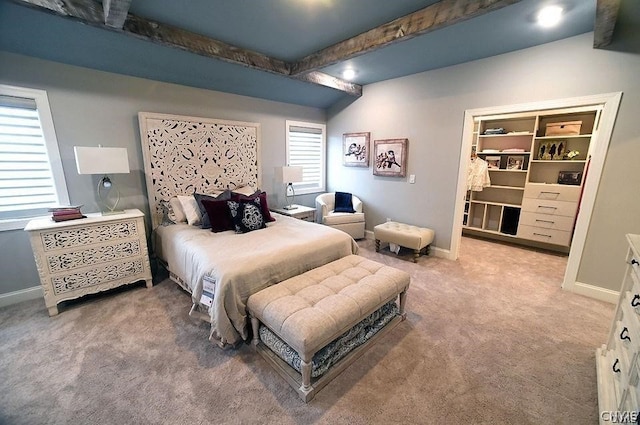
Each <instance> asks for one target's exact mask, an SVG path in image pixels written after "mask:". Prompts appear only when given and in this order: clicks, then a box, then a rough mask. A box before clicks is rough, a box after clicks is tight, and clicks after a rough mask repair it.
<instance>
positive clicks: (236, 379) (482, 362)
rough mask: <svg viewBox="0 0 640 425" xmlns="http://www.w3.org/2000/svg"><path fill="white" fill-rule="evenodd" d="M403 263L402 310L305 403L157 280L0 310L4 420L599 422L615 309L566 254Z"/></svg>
mask: <svg viewBox="0 0 640 425" xmlns="http://www.w3.org/2000/svg"><path fill="white" fill-rule="evenodd" d="M360 246H361V252H360V254H361V255H363V256H365V257H368V258H372V259H375V260H378V261H381V262H384V263H386V264H389V265H392V266H396V267H398V268H401V269H403V270H406V271H408V272H409V273H410V274H411V276H412V283H411V287H410V289H409V295H408V320H407V321H406V322H403V323H401V324H400V325H399V326H398V327H397V328H396V329H394V330H393V331H392V332H391V333H390V334H389V335H387V336H385V337H384V338H383V339H382V340H381V341H380V342H379V343H378V344H376V345H375V346H374V347H372V348H371V349H370V350H369V351H367V353H366V354H365V355H364V356H363V357H362V358H361V359H360V361H358V362H357V363H356V364H354V365H352V366H351V367H350V368H348V369H347V370H346V371H345V372H343V373H342V374H341V375H340V376H339V377H338V378H337V379H336V380H334V381H333V382H332V383H330V384H329V385H328V386H327V387H325V388H324V389H323V390H322V391H320V392H319V393H318V395H317V396H316V398H315V399H314V400H313V401H311V402H310V403H309V404H307V405H305V404H304V403H303V402H301V401H300V400H299V399H298V397H297V395H296V393H295V392H294V391H293V390H292V389H291V388H290V387H289V386H288V385H287V384H286V383H285V381H284V380H283V379H281V378H280V376H279V375H277V374H276V373H275V372H274V371H273V370H271V369H270V368H269V366H268V365H267V364H266V363H265V362H264V361H263V360H262V359H261V358H260V357H258V356H256V355H254V353H253V352H252V351H251V349H250V347H249V346H247V345H244V346H242V347H240V349H238V350H235V351H222V350H220V349H218V348H216V347H215V346H212V345H211V344H210V343H209V342H208V341H207V335H208V331H207V329H208V328H207V326H206V324H203V323H195V322H193V321H191V320H190V319H189V318H188V316H187V312H188V310H189V306H190V297H189V296H188V295H187V294H186V293H185V292H183V291H182V290H180V289H179V288H178V287H177V286H176V285H175V284H173V283H171V282H170V281H168V280H164V281H162V282H160V283H158V284H156V285H155V286H154V287H153V288H152V289H146V288H144V287H143V286H142V285H136V286H133V287H128V288H126V289H125V290H120V291H113V292H112V293H108V294H106V295H101V296H95V297H89V299H86V300H83V301H82V302H73V303H67V304H66V305H63V306H62V307H61V314H60V315H58V316H56V317H53V318H50V317H48V316H47V313H46V309H45V308H44V302H43V301H42V300H35V301H30V302H25V303H22V304H19V305H14V306H10V307H7V308H3V309H0V359H1V362H0V423H2V424H251V423H256V424H263V423H264V424H266V423H274V424H347V423H348V424H374V423H384V424H387V423H393V424H550V423H554V424H596V423H597V422H598V413H597V389H596V375H595V361H594V351H595V349H596V347H597V346H599V345H601V344H602V343H603V342H604V341H605V339H606V334H607V332H608V329H609V323H610V320H611V318H612V315H613V309H614V307H613V305H610V304H606V303H602V302H598V301H595V300H592V299H589V298H585V297H581V296H578V295H574V294H570V293H567V292H564V291H562V290H561V289H560V283H561V279H562V276H563V273H564V267H565V265H566V257H562V256H556V255H552V254H545V253H540V252H535V251H532V250H528V249H523V248H517V247H511V246H506V245H502V244H496V243H491V242H485V241H482V240H478V239H471V238H466V237H465V238H463V242H462V248H461V256H460V260H459V261H457V262H452V261H448V260H442V259H439V258H434V257H421V258H420V260H419V262H418V264H413V263H412V262H410V261H408V259H410V253H409V254H408V255H403V253H402V252H401V253H400V254H401V255H400V256H399V257H397V256H396V255H395V254H392V253H390V252H389V251H388V250H386V251H385V252H381V253H380V254H377V253H375V251H374V249H373V243H372V241H362V242H360Z"/></svg>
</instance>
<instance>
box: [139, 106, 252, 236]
mask: <svg viewBox="0 0 640 425" xmlns="http://www.w3.org/2000/svg"><path fill="white" fill-rule="evenodd" d="M138 120H139V124H140V139H141V141H142V155H143V157H144V173H145V178H146V182H147V194H148V197H149V208H150V210H151V222H152V226H153V228H154V229H155V228H156V226H158V225H159V224H160V222H161V221H162V213H163V209H162V203H164V202H167V201H169V199H171V197H173V196H176V195H188V194H192V193H194V192H198V193H210V192H211V191H213V190H220V189H235V188H236V187H239V186H245V185H250V186H253V187H255V188H258V187H261V181H260V177H261V172H260V161H259V159H260V124H259V123H250V122H238V121H223V120H216V119H211V118H197V117H186V116H179V115H166V114H155V113H150V112H140V113H138Z"/></svg>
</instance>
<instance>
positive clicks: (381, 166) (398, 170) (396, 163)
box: [373, 139, 409, 177]
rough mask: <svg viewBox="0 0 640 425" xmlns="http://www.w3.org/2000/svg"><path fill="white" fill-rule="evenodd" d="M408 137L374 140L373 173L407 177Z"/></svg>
mask: <svg viewBox="0 0 640 425" xmlns="http://www.w3.org/2000/svg"><path fill="white" fill-rule="evenodd" d="M408 142H409V141H408V139H384V140H375V141H374V142H373V144H374V148H373V155H374V157H375V164H374V166H373V175H375V176H390V177H405V175H406V173H407V145H408Z"/></svg>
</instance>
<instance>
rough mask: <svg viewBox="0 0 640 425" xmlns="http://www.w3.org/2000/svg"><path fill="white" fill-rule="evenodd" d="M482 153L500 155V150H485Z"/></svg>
mask: <svg viewBox="0 0 640 425" xmlns="http://www.w3.org/2000/svg"><path fill="white" fill-rule="evenodd" d="M480 153H500V149H483V150H482V152H480Z"/></svg>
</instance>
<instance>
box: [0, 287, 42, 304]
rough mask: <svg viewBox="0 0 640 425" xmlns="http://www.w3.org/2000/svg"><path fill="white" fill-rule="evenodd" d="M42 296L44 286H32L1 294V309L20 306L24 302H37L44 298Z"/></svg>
mask: <svg viewBox="0 0 640 425" xmlns="http://www.w3.org/2000/svg"><path fill="white" fill-rule="evenodd" d="M42 296H43V295H42V286H32V287H31V288H27V289H21V290H19V291H14V292H8V293H6V294H0V307H6V306H8V305H12V304H18V303H21V302H23V301H29V300H35V299H38V298H42Z"/></svg>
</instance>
